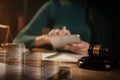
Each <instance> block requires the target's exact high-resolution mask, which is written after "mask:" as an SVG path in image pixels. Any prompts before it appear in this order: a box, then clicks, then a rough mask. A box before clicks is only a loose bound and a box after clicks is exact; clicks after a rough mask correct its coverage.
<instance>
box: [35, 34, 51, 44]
mask: <svg viewBox="0 0 120 80" xmlns="http://www.w3.org/2000/svg"><path fill="white" fill-rule="evenodd" d="M44 44H50V41H49V39H48V37H47V35H41V36H37V37H36V38H35V40H34V46H41V45H44Z"/></svg>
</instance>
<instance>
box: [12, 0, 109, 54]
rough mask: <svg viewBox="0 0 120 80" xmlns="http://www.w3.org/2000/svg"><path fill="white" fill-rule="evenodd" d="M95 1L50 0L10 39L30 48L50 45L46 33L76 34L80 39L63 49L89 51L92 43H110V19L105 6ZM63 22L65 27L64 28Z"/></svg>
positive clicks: (78, 51) (80, 52)
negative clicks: (105, 12)
mask: <svg viewBox="0 0 120 80" xmlns="http://www.w3.org/2000/svg"><path fill="white" fill-rule="evenodd" d="M92 1H93V2H92ZM96 3H99V1H98V2H96V1H94V0H91V1H89V0H88V1H87V0H49V1H48V2H46V3H45V4H44V5H43V6H42V7H41V8H40V9H39V10H38V12H37V13H36V14H35V16H34V17H33V19H32V20H31V21H30V22H29V23H28V24H27V25H26V26H25V28H24V29H23V30H22V31H21V32H20V33H19V34H18V35H17V36H16V37H15V39H14V41H13V42H15V43H24V44H25V45H26V47H27V48H29V49H32V48H35V47H39V48H47V49H53V47H52V46H51V43H50V41H49V40H48V37H47V35H71V34H79V35H80V37H81V39H82V41H81V42H78V43H74V44H68V45H66V46H65V47H64V48H63V49H64V50H68V51H72V52H75V53H78V54H88V49H89V46H90V45H91V44H101V45H105V46H111V44H110V41H111V36H109V35H111V28H110V24H109V23H110V22H109V19H107V18H106V14H104V10H105V9H106V8H100V5H98V4H96ZM101 3H102V1H101ZM99 4H100V3H99ZM101 5H102V4H101ZM101 7H102V6H101ZM63 26H66V28H67V29H66V30H64V31H63V29H62V27H63ZM63 32H64V34H63Z"/></svg>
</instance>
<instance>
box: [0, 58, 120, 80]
mask: <svg viewBox="0 0 120 80" xmlns="http://www.w3.org/2000/svg"><path fill="white" fill-rule="evenodd" d="M0 58H1V59H0V61H1V63H0V80H16V79H14V78H13V77H15V76H16V75H10V76H7V78H6V75H8V74H11V70H12V69H15V68H12V67H13V66H12V67H11V66H7V67H6V65H7V64H6V63H4V58H3V57H0ZM35 62H37V61H35ZM26 63H27V67H26V69H28V70H31V71H32V72H29V76H32V78H31V79H30V78H29V79H27V78H26V79H24V78H25V77H26V76H24V75H22V76H21V78H20V79H19V80H41V79H36V78H39V77H38V76H40V74H41V71H39V69H40V67H39V65H37V66H34V67H33V66H32V68H30V66H31V65H36V63H35V64H34V62H32V61H30V60H29V61H27V62H26ZM38 63H39V62H38ZM28 64H31V65H28ZM60 65H61V66H63V65H67V66H72V68H71V70H72V80H120V67H119V68H117V69H114V70H106V71H100V70H87V69H82V68H79V67H78V66H77V65H76V63H62V62H61V63H60ZM22 73H23V72H22ZM36 75H37V76H36ZM11 78H12V79H11ZM17 80H18V79H17ZM65 80H66V79H65Z"/></svg>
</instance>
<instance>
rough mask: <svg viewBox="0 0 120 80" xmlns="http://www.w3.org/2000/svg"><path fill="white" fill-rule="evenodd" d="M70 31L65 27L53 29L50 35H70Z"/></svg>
mask: <svg viewBox="0 0 120 80" xmlns="http://www.w3.org/2000/svg"><path fill="white" fill-rule="evenodd" d="M70 34H71V33H70V31H69V30H68V29H66V27H63V28H62V29H52V30H51V31H50V32H49V33H48V35H70Z"/></svg>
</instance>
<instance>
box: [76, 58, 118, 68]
mask: <svg viewBox="0 0 120 80" xmlns="http://www.w3.org/2000/svg"><path fill="white" fill-rule="evenodd" d="M77 65H78V66H79V67H80V68H84V69H91V70H111V69H116V68H118V67H119V66H120V65H119V60H118V59H116V58H114V57H110V56H104V57H103V56H95V57H90V56H86V57H82V58H80V59H79V60H78V62H77Z"/></svg>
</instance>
